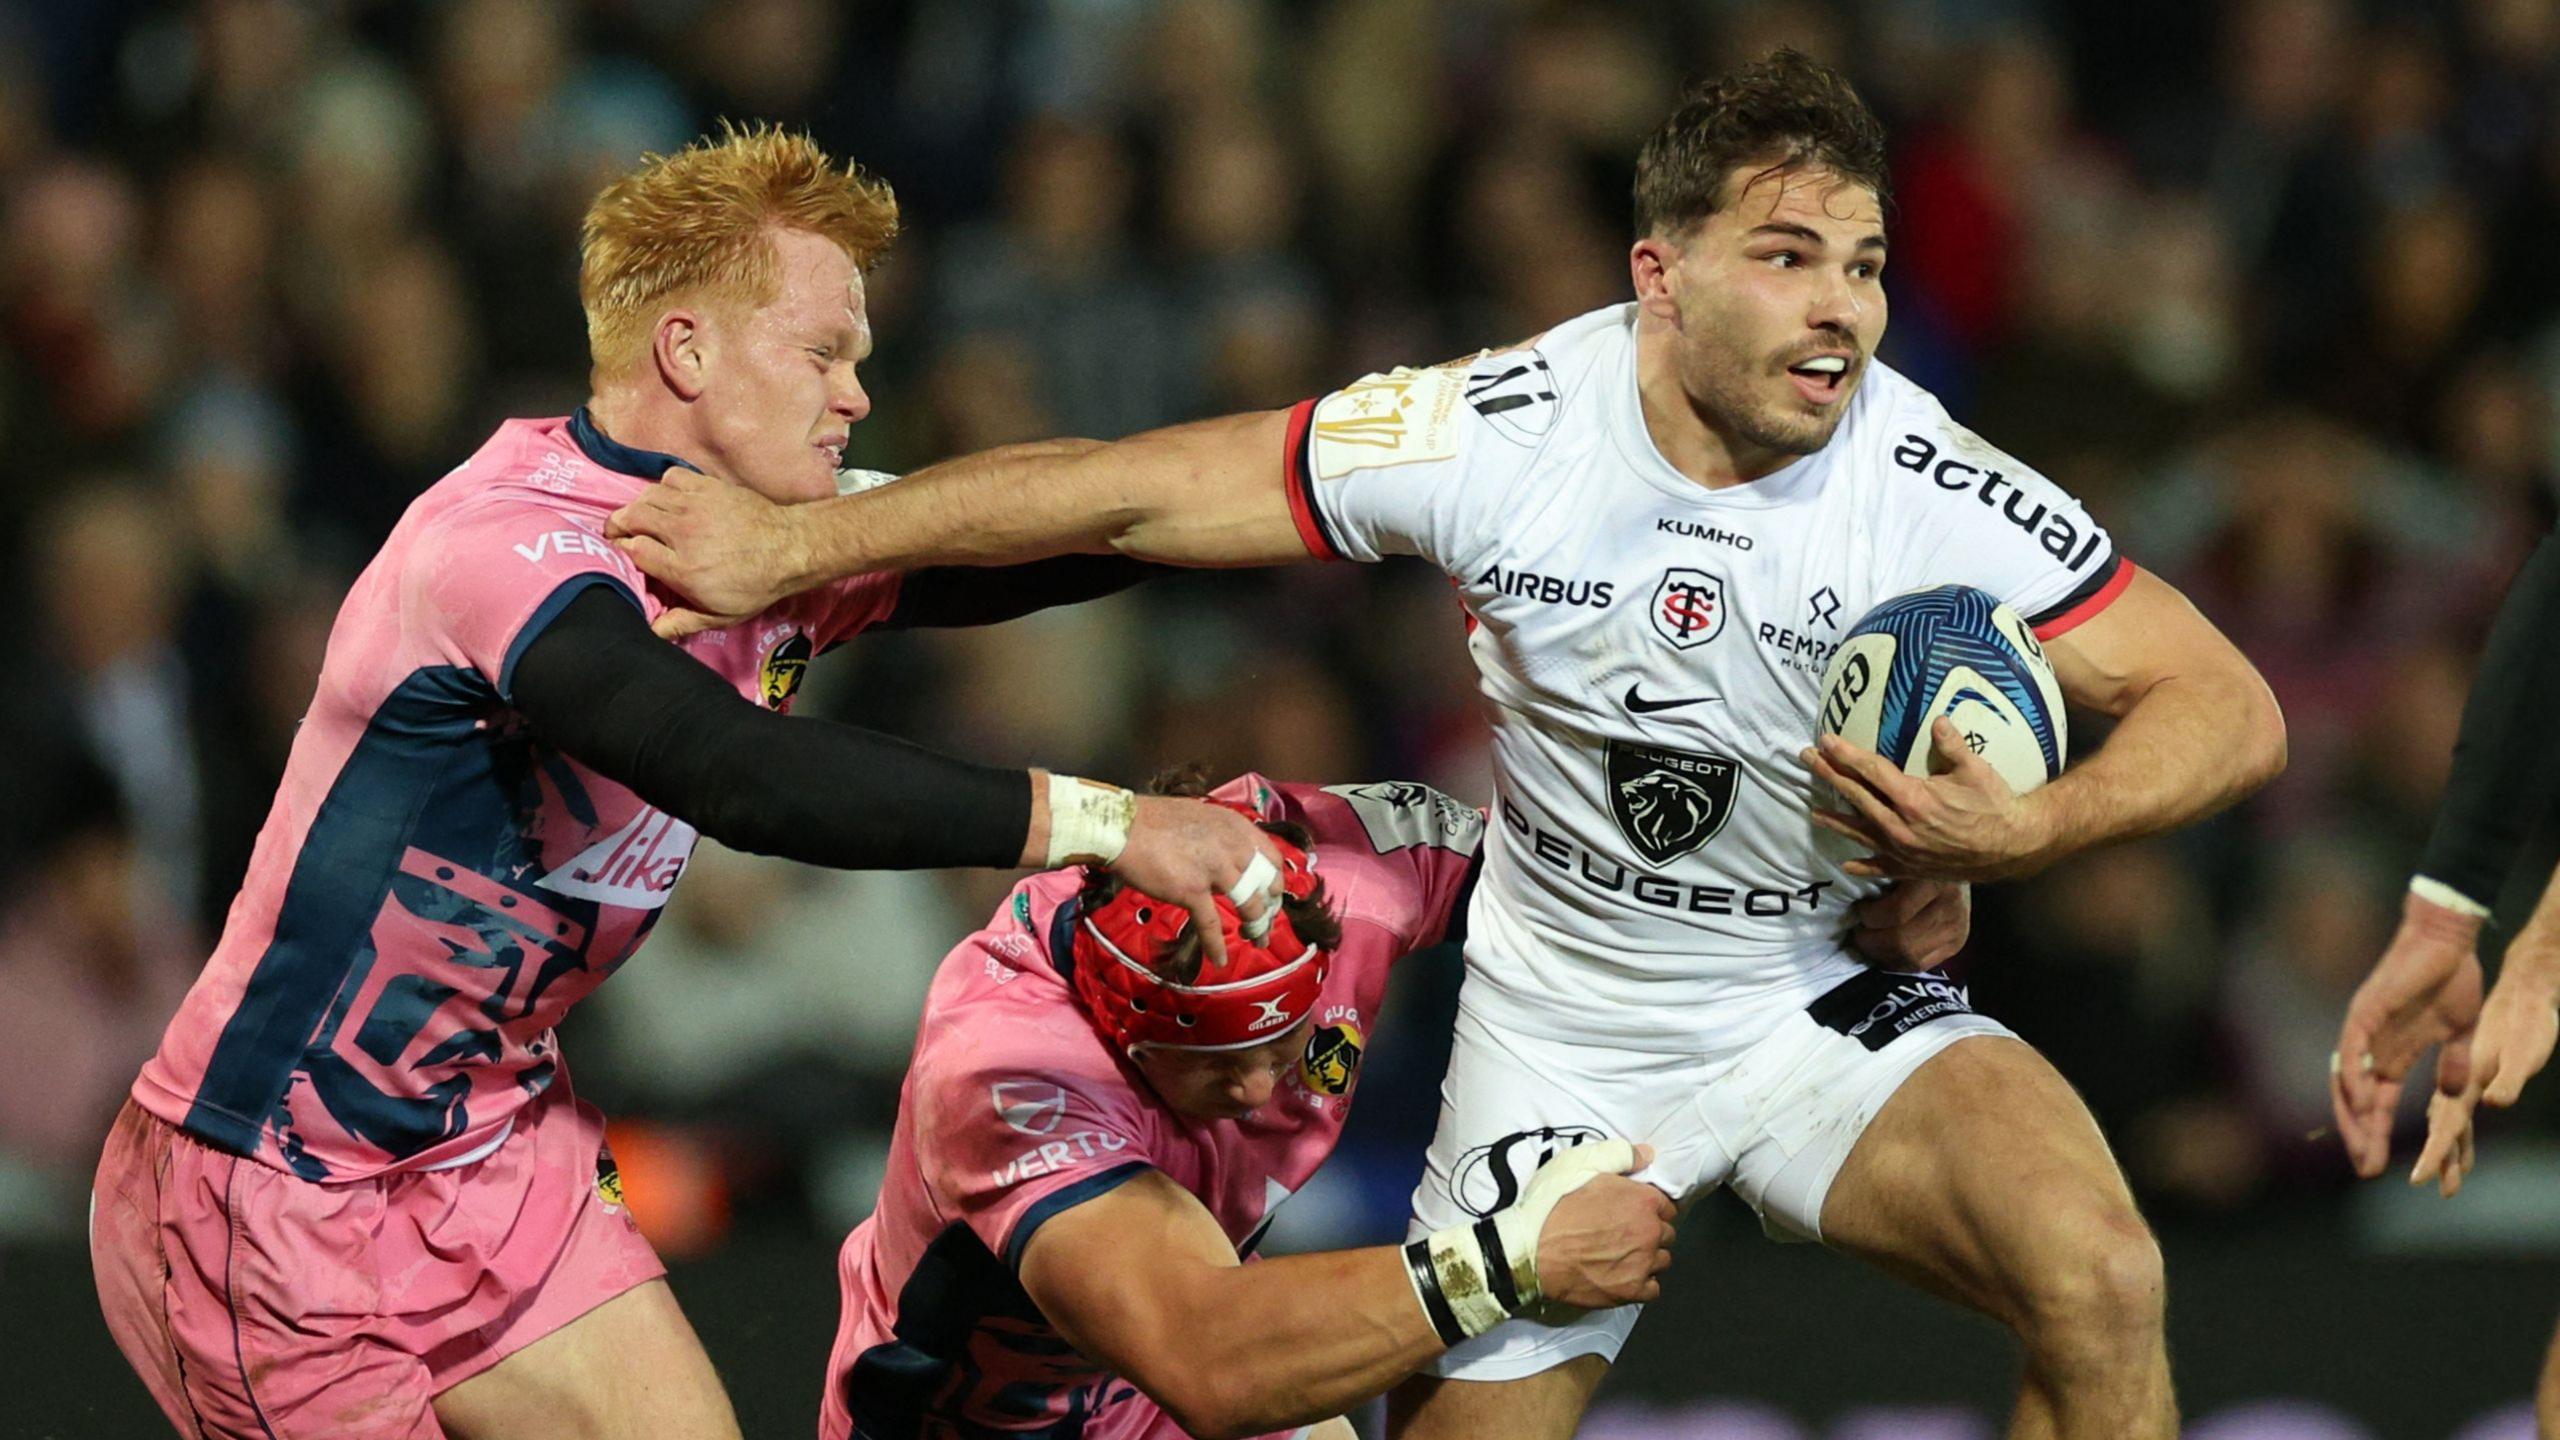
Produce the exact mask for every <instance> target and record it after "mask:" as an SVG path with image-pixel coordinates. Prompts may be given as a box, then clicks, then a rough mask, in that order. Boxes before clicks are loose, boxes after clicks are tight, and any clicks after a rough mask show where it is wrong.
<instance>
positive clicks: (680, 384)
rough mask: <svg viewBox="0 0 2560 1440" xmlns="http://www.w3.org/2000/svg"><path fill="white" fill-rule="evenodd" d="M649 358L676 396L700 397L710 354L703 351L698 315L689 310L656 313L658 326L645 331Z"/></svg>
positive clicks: (681, 398) (683, 398) (680, 398)
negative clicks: (657, 314)
mask: <svg viewBox="0 0 2560 1440" xmlns="http://www.w3.org/2000/svg"><path fill="white" fill-rule="evenodd" d="M649 349H650V352H651V354H650V358H652V359H653V360H655V361H656V362H657V365H658V378H659V380H661V381H663V382H664V383H665V384H666V387H667V389H669V390H670V391H673V392H674V393H675V397H676V398H677V399H679V400H698V399H700V398H701V397H702V391H703V388H704V382H705V380H706V378H707V377H706V372H707V371H708V370H709V369H710V356H709V355H708V354H707V353H705V350H704V346H703V334H702V317H701V316H700V315H699V314H698V313H696V312H694V311H692V310H670V311H668V312H667V313H666V314H664V315H661V316H659V317H658V328H657V329H656V330H654V331H651V332H650V335H649Z"/></svg>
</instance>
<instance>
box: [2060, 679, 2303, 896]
mask: <svg viewBox="0 0 2560 1440" xmlns="http://www.w3.org/2000/svg"><path fill="white" fill-rule="evenodd" d="M2284 759H2285V741H2284V720H2283V717H2282V715H2281V714H2280V713H2279V712H2278V711H2277V709H2276V704H2275V699H2274V697H2273V696H2272V695H2270V694H2269V693H2268V692H2267V687H2266V684H2265V682H2263V681H2261V680H2260V679H2259V678H2258V676H2257V673H2256V672H2255V671H2254V670H2250V669H2248V668H2247V667H2246V666H2237V667H2226V668H2216V669H2212V670H2204V671H2199V672H2197V673H2195V674H2192V675H2177V676H2171V677H2168V678H2166V679H2163V680H2160V681H2159V682H2157V683H2156V684H2154V685H2152V686H2151V687H2150V688H2149V689H2148V690H2146V691H2144V692H2143V693H2142V694H2141V696H2140V697H2139V698H2137V699H2136V700H2135V701H2134V702H2133V704H2132V706H2131V708H2129V709H2127V710H2126V711H2125V713H2124V716H2123V718H2122V719H2121V720H2119V721H2118V722H2117V724H2116V727H2115V731H2114V733H2112V734H2110V735H2109V736H2108V737H2107V741H2106V744H2104V745H2103V746H2101V747H2099V749H2098V751H2097V753H2096V754H2094V755H2092V756H2090V757H2089V758H2088V759H2087V760H2084V761H2082V762H2081V763H2079V764H2077V765H2075V766H2073V767H2072V768H2071V769H2069V770H2067V771H2064V772H2063V774H2062V775H2061V776H2060V777H2059V778H2057V779H2056V780H2054V781H2053V783H2051V784H2049V785H2047V786H2045V787H2044V788H2043V789H2041V790H2038V791H2036V792H2035V793H2034V794H2032V795H2030V796H2029V797H2028V800H2029V802H2030V804H2031V805H2032V806H2033V807H2034V809H2035V810H2036V812H2037V813H2038V814H2039V816H2040V817H2041V823H2042V827H2043V830H2044V834H2045V841H2044V844H2043V845H2042V846H2041V847H2039V848H2040V857H2039V862H2040V863H2041V864H2050V863H2052V862H2053V861H2055V860H2059V859H2061V858H2062V857H2063V856H2066V855H2069V854H2072V853H2074V852H2076V851H2080V850H2085V849H2087V848H2089V847H2090V846H2092V845H2100V844H2105V843H2108V842H2110V841H2117V840H2132V839H2138V838H2140V837H2142V836H2145V835H2156V834H2159V833H2161V832H2162V831H2166V830H2174V829H2176V828H2178V827H2179V826H2181V825H2185V824H2187V823H2189V822H2191V821H2194V820H2199V819H2202V818H2203V817H2205V816H2207V815H2210V814H2212V813H2214V812H2215V811H2217V810H2221V809H2223V808H2224V807H2226V806H2229V805H2232V804H2234V803H2236V802H2238V801H2239V800H2240V799H2242V798H2243V797H2245V796H2247V795H2248V794H2250V793H2251V792H2252V791H2254V790H2256V789H2257V788H2258V787H2260V786H2262V785H2264V784H2266V783H2267V782H2268V781H2269V780H2271V779H2273V778H2275V776H2276V775H2277V774H2278V773H2280V772H2281V771H2282V770H2283V769H2284Z"/></svg>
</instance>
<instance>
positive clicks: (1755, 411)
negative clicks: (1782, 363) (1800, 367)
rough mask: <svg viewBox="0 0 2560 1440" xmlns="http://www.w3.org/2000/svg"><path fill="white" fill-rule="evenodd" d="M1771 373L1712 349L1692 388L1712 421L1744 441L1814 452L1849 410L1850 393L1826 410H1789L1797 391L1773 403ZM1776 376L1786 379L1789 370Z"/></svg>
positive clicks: (1800, 452)
mask: <svg viewBox="0 0 2560 1440" xmlns="http://www.w3.org/2000/svg"><path fill="white" fill-rule="evenodd" d="M1770 378H1772V377H1768V376H1762V375H1755V374H1753V373H1752V372H1751V371H1750V370H1749V369H1748V368H1747V367H1746V366H1745V365H1744V364H1743V363H1741V362H1739V361H1737V360H1735V359H1734V358H1733V357H1732V356H1731V355H1729V354H1712V355H1708V356H1706V357H1704V359H1703V361H1702V363H1701V364H1700V365H1699V366H1698V367H1697V370H1696V379H1695V380H1694V382H1693V383H1692V385H1691V388H1690V393H1691V394H1693V395H1695V396H1696V397H1697V400H1698V408H1699V409H1700V410H1701V411H1702V412H1704V414H1705V416H1706V420H1707V423H1708V424H1710V425H1712V426H1714V427H1715V428H1716V429H1718V430H1721V431H1722V432H1724V433H1725V434H1726V435H1727V436H1729V437H1731V438H1732V439H1734V440H1739V441H1741V442H1742V443H1743V444H1746V445H1752V446H1757V447H1759V448H1760V449H1763V450H1767V451H1771V452H1773V453H1776V454H1780V455H1796V456H1803V455H1811V454H1813V453H1814V452H1815V451H1817V450H1820V449H1821V448H1822V447H1823V446H1825V445H1828V444H1830V443H1831V436H1832V433H1833V432H1834V431H1836V430H1838V429H1839V428H1840V420H1841V417H1842V416H1843V415H1845V414H1846V413H1847V410H1848V402H1847V397H1846V396H1845V395H1844V396H1843V397H1842V398H1841V399H1840V400H1839V401H1836V402H1834V403H1833V404H1832V406H1831V407H1830V409H1829V410H1828V411H1827V412H1825V413H1819V414H1813V415H1805V414H1800V413H1789V412H1790V411H1792V410H1794V408H1795V398H1794V396H1792V395H1787V396H1784V397H1782V398H1780V399H1777V400H1776V401H1774V402H1773V401H1772V400H1771V399H1770V398H1769V396H1768V381H1769V379H1770ZM1774 378H1776V379H1777V380H1778V381H1779V382H1780V383H1781V384H1784V383H1785V379H1786V377H1785V374H1784V372H1780V373H1779V374H1778V375H1777V376H1776V377H1774Z"/></svg>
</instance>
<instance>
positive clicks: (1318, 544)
mask: <svg viewBox="0 0 2560 1440" xmlns="http://www.w3.org/2000/svg"><path fill="white" fill-rule="evenodd" d="M1315 414H1316V402H1315V401H1313V400H1301V401H1299V402H1298V403H1297V404H1296V405H1295V406H1294V407H1292V408H1291V409H1290V411H1289V442H1288V446H1287V449H1286V453H1284V454H1283V455H1282V456H1281V459H1280V466H1281V481H1280V484H1281V488H1282V489H1284V490H1286V491H1288V493H1289V518H1290V520H1292V521H1294V522H1295V523H1296V524H1297V527H1298V541H1299V543H1300V544H1303V545H1305V546H1306V547H1307V553H1308V554H1310V555H1313V556H1314V557H1316V558H1317V559H1319V560H1339V559H1341V558H1342V552H1341V551H1340V550H1339V549H1337V548H1335V546H1334V543H1333V541H1332V539H1331V538H1330V537H1328V536H1327V535H1326V534H1325V533H1324V517H1323V516H1321V515H1318V514H1317V513H1316V501H1315V490H1314V484H1315V477H1314V476H1313V475H1311V474H1309V473H1308V471H1307V427H1308V426H1309V425H1311V424H1313V423H1314V421H1315Z"/></svg>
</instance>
